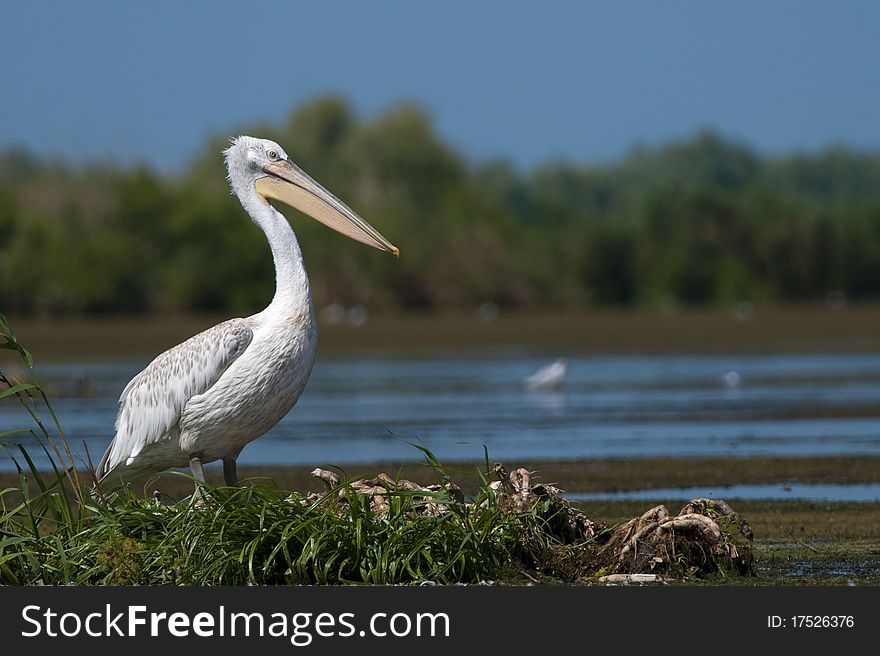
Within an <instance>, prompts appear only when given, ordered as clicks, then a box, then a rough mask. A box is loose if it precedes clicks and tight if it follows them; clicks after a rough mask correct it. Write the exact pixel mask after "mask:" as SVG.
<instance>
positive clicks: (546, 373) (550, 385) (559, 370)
mask: <svg viewBox="0 0 880 656" xmlns="http://www.w3.org/2000/svg"><path fill="white" fill-rule="evenodd" d="M566 369H567V365H566V362H565V360H563V359H561V358H560V359H559V360H556V362H553V363H552V364H548V365H547V366H545V367H541V368H540V369H538V371H536V372H535V373H533V374H532V375H531V376H529V377H528V378H526V380H525V383H526V387H528V388H529V389H530V390H546V389H555V388H557V387H559V386H560V385H561V384H562V380H563V379H564V378H565V371H566Z"/></svg>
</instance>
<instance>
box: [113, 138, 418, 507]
mask: <svg viewBox="0 0 880 656" xmlns="http://www.w3.org/2000/svg"><path fill="white" fill-rule="evenodd" d="M223 154H224V156H225V159H226V169H227V171H228V178H229V184H230V186H231V187H232V192H233V193H234V194H235V195H236V196H237V197H238V199H239V200H240V201H241V205H242V207H243V208H244V210H245V211H246V212H247V213H248V214H249V215H250V217H251V219H252V220H253V222H254V223H256V224H257V226H259V227H260V228H261V229H262V231H263V232H264V233H265V235H266V239H267V240H268V242H269V247H270V249H271V251H272V259H273V260H274V262H275V296H274V297H273V298H272V302H271V303H269V306H268V307H267V308H266V309H265V310H263V311H262V312H259V313H258V314H255V315H253V316H250V317H246V318H237V319H229V320H228V321H224V322H223V323H220V324H218V325H216V326H214V327H212V328H208V329H207V330H205V331H204V332H201V333H199V334H198V335H195V336H194V337H191V338H190V339H188V340H186V341H185V342H183V343H182V344H178V345H177V346H175V347H173V348H171V349H169V350H167V351H165V352H164V353H162V354H161V355H159V356H158V357H156V359H155V360H153V361H152V362H151V363H150V364H149V365H147V367H146V368H145V369H144V370H143V371H141V372H140V373H139V374H137V375H136V376H135V377H134V378H132V379H131V381H130V382H129V383H128V385H126V386H125V389H124V390H123V391H122V394H121V396H120V399H119V412H118V415H117V418H116V427H115V428H116V435H115V436H114V438H113V440H112V441H111V442H110V445H109V446H108V447H107V450H106V452H105V453H104V456H103V457H102V458H101V462H100V464H99V465H98V468H97V472H96V474H97V479H98V485H101V486H105V487H107V488H112V487H117V486H118V485H120V484H123V483H124V482H125V481H131V480H133V479H136V478H139V477H142V476H144V475H147V474H151V473H156V472H160V471H164V470H166V469H169V468H172V467H186V466H189V467H190V469H191V471H192V474H193V477H194V478H195V479H196V481H197V483H196V489H197V492H198V489H199V485H198V481H201V482H204V480H205V474H204V471H203V468H202V465H203V464H204V463H208V462H212V461H215V460H222V461H223V478H224V481H225V482H226V484H227V485H230V486H231V485H236V484H237V483H238V473H237V467H236V459H237V458H238V455H239V453H241V450H242V449H243V448H244V446H245V445H246V444H248V443H249V442H251V441H252V440H254V439H256V438H258V437H260V436H261V435H263V434H264V433H265V432H266V431H268V430H269V429H270V428H272V427H273V426H274V425H275V424H277V423H278V422H279V421H280V420H281V418H282V417H284V416H285V415H286V414H287V413H288V411H290V409H291V408H292V407H293V405H294V404H295V403H296V402H297V400H298V399H299V397H300V395H301V394H302V393H303V390H304V389H305V386H306V383H307V381H308V379H309V374H310V373H311V371H312V366H313V364H314V362H315V353H316V351H317V327H316V324H315V310H314V306H313V305H312V296H311V291H310V288H309V279H308V276H307V275H306V270H305V267H304V266H303V257H302V252H301V251H300V247H299V243H298V242H297V239H296V235H295V234H294V232H293V229H292V228H291V226H290V224H289V223H288V222H287V219H285V218H284V216H283V215H282V214H281V213H280V212H279V211H278V210H276V209H275V207H274V206H273V205H272V204H271V203H270V201H281V202H282V203H285V204H287V205H290V206H291V207H293V208H295V209H298V210H300V211H301V212H303V213H305V214H308V215H309V216H311V217H312V218H314V219H316V220H317V221H320V222H321V223H323V224H324V225H326V226H328V227H330V228H332V229H334V230H336V231H337V232H340V233H342V234H343V235H346V236H348V237H350V238H352V239H354V240H356V241H359V242H362V243H364V244H367V245H369V246H373V247H374V248H378V249H379V250H382V251H386V252H389V253H393V254H394V255H399V254H400V251H399V250H398V249H397V247H395V246H393V245H392V244H391V242H389V241H388V240H387V239H385V237H383V236H382V235H381V234H379V232H378V231H377V230H376V229H375V228H373V227H372V226H370V224H368V223H367V222H366V221H364V220H363V219H362V218H361V217H359V216H358V215H357V214H356V213H355V212H353V211H352V210H351V209H349V208H348V207H347V206H346V205H345V204H344V203H342V202H341V201H340V200H339V199H337V198H336V197H335V196H334V195H333V194H331V193H330V192H329V191H327V190H326V189H324V187H322V186H321V185H320V184H318V183H317V182H315V181H314V180H313V179H312V178H311V177H309V176H308V175H307V174H306V173H305V172H304V171H303V170H302V169H300V168H299V167H298V166H297V165H296V164H294V163H293V162H292V161H291V160H290V159H289V158H288V156H287V154H286V153H285V152H284V149H282V148H281V146H279V145H278V144H277V143H275V142H274V141H269V140H267V139H256V138H254V137H247V136H240V137H238V138H237V139H233V140H231V142H230V146H229V148H228V149H226V150H225V151H224V153H223Z"/></svg>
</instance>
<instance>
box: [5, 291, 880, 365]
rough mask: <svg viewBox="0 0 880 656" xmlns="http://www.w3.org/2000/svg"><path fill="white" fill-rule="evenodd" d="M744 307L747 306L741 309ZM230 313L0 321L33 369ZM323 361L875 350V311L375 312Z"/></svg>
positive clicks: (108, 353) (342, 336)
mask: <svg viewBox="0 0 880 656" xmlns="http://www.w3.org/2000/svg"><path fill="white" fill-rule="evenodd" d="M750 307H751V306H750ZM230 316H233V315H231V314H230V315H194V314H184V315H148V316H107V317H72V316H71V317H15V316H12V317H8V318H9V321H10V323H11V325H12V328H13V330H14V331H15V332H16V335H17V336H18V339H19V341H20V342H21V343H22V344H23V345H24V346H25V347H26V348H27V349H28V350H30V351H31V353H33V354H34V356H35V358H36V359H37V361H38V362H48V361H71V360H72V361H77V360H95V359H100V360H119V359H142V358H146V357H152V356H155V355H156V354H158V353H160V352H162V351H163V350H165V349H167V348H169V347H171V346H174V345H175V344H178V343H180V342H182V341H184V340H185V339H187V338H188V337H191V336H192V335H194V334H196V333H198V332H200V331H201V330H204V329H206V328H208V327H210V326H212V325H215V324H216V323H219V322H220V321H223V320H225V319H227V318H229V317H230ZM317 321H318V328H319V334H320V339H319V357H321V354H324V355H353V356H365V355H374V356H375V355H377V354H383V353H391V352H393V353H395V354H397V355H407V354H413V355H422V354H425V353H428V354H436V355H441V356H442V355H443V354H445V353H449V352H458V353H460V352H462V351H465V352H467V351H474V352H479V351H480V350H485V349H510V348H514V349H527V350H532V351H537V352H547V353H560V352H562V353H571V354H585V355H586V354H623V353H640V354H649V353H657V354H664V353H666V354H671V353H694V354H700V353H706V354H709V353H739V354H743V353H804V352H809V353H816V352H829V353H830V352H849V353H856V352H880V304H874V305H859V306H848V307H843V308H837V309H835V308H830V307H828V306H827V305H799V306H768V307H763V306H760V305H759V306H755V307H754V308H752V309H750V310H749V312H747V313H743V312H741V311H740V312H737V310H736V308H702V309H694V308H683V309H675V310H673V309H668V310H662V309H658V310H649V309H640V310H611V309H602V310H594V311H588V310H579V311H572V312H560V311H546V312H507V311H504V310H501V311H500V312H499V313H498V315H497V317H495V318H492V319H491V320H486V319H485V318H480V315H478V313H477V312H475V311H474V312H465V311H449V312H442V313H403V314H390V313H376V314H369V315H368V319H367V320H366V322H365V323H363V325H358V326H353V325H350V324H347V323H344V322H343V323H329V322H328V321H326V320H325V319H322V314H321V312H320V310H319V311H318V318H317Z"/></svg>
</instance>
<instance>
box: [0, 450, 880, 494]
mask: <svg viewBox="0 0 880 656" xmlns="http://www.w3.org/2000/svg"><path fill="white" fill-rule="evenodd" d="M503 464H504V466H505V467H507V468H508V470H510V469H515V468H519V467H524V468H526V469H528V470H529V471H531V472H535V474H534V476H535V477H536V478H537V479H538V480H542V481H546V482H549V483H553V484H554V485H557V486H558V487H560V488H561V489H563V490H565V491H566V492H571V493H589V492H616V491H621V492H624V491H632V490H644V489H650V488H660V489H662V488H690V487H701V486H711V487H728V486H732V485H761V484H774V483H786V482H787V483H802V484H823V483H825V484H843V485H846V484H865V483H878V482H880V455H878V456H789V457H760V456H759V457H755V456H744V457H738V456H726V457H709V458H701V457H693V458H686V457H646V458H632V459H623V458H608V459H581V460H568V461H560V460H545V461H542V460H528V461H523V462H504V463H503ZM490 465H491V463H490ZM317 466H320V463H315V464H314V465H266V466H259V465H241V466H240V467H239V474H240V477H241V479H242V480H243V481H244V480H246V479H253V480H259V481H261V482H265V483H267V484H270V485H277V486H278V487H280V488H282V489H284V490H296V491H299V492H310V491H315V492H318V491H321V490H323V489H324V487H323V484H322V483H321V481H320V480H318V479H316V478H314V477H313V476H311V471H312V470H313V469H314V468H315V467H317ZM443 466H444V470H445V471H446V473H447V474H448V475H449V477H450V478H451V479H452V480H453V481H454V482H455V483H457V484H458V485H460V486H461V487H462V488H463V489H464V490H465V492H467V491H468V488H469V487H471V486H473V487H476V484H477V481H478V477H479V475H480V474H481V473H484V470H485V465H484V463H479V462H458V461H453V462H448V463H443ZM343 471H344V474H345V475H346V476H348V477H350V478H356V477H360V476H366V477H373V476H377V475H378V474H379V473H387V474H388V475H389V476H391V477H392V478H394V477H401V478H406V479H409V480H413V481H416V482H420V483H423V484H426V485H427V484H430V483H434V482H436V481H437V479H438V478H439V476H438V474H437V473H435V472H434V471H433V470H432V469H431V467H430V466H428V465H427V464H426V463H424V462H418V461H400V462H375V463H363V464H355V465H347V466H345V468H344V470H343ZM205 474H206V477H207V480H208V483H210V484H211V485H222V484H223V478H222V472H221V468H220V466H219V464H218V463H210V464H208V465H207V466H206V467H205ZM489 478H490V479H492V478H493V477H491V476H490V477H489ZM18 481H19V479H18V474H17V473H16V472H14V471H0V488H5V487H10V486H13V487H14V486H17V485H18ZM191 485H192V484H191V482H190V481H189V479H188V478H186V477H182V476H179V475H177V474H175V473H170V472H165V473H163V474H161V475H158V476H157V478H156V479H155V481H154V482H153V483H151V484H150V489H153V488H157V489H161V490H162V491H163V492H164V493H166V494H169V495H171V496H177V495H178V494H179V495H180V496H186V495H187V494H189V492H190V491H191Z"/></svg>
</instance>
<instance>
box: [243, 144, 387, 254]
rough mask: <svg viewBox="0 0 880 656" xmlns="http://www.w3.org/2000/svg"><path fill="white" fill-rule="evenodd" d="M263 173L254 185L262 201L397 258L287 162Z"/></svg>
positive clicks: (378, 237) (379, 238)
mask: <svg viewBox="0 0 880 656" xmlns="http://www.w3.org/2000/svg"><path fill="white" fill-rule="evenodd" d="M263 170H264V171H265V172H266V173H267V174H268V175H267V176H266V177H263V178H259V179H258V180H257V182H256V189H257V193H258V194H260V196H262V197H263V199H269V198H273V199H275V200H280V201H281V202H282V203H286V204H288V205H290V206H291V207H294V208H296V209H298V210H299V211H300V212H303V213H305V214H308V215H309V216H310V217H312V218H313V219H315V220H317V221H320V222H321V223H323V224H324V225H325V226H327V227H328V228H333V229H334V230H336V232H341V233H342V234H343V235H345V236H346V237H351V238H352V239H354V240H355V241H359V242H361V243H362V244H367V245H368V246H372V247H373V248H378V249H379V250H380V251H387V252H388V253H394V254H395V255H397V256H400V249H398V248H397V246H394V245H393V244H392V243H391V242H390V241H388V240H387V239H385V237H383V236H382V235H381V234H379V231H378V230H376V229H375V228H374V227H373V226H371V225H370V224H369V223H367V222H366V221H364V220H363V219H362V218H361V217H359V216H358V215H357V214H355V213H354V212H353V211H352V210H351V209H350V208H349V207H348V206H347V205H346V204H345V203H343V202H342V201H341V200H339V199H338V198H336V196H334V195H333V194H331V193H330V192H329V191H327V190H326V189H324V187H322V186H321V185H319V184H318V183H317V182H315V181H314V180H313V179H312V178H311V177H309V175H308V174H307V173H306V172H305V171H303V170H302V169H301V168H299V167H298V166H297V165H296V164H294V163H293V162H291V161H290V160H285V161H283V162H277V163H272V164H267V165H266V166H265V167H263Z"/></svg>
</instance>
